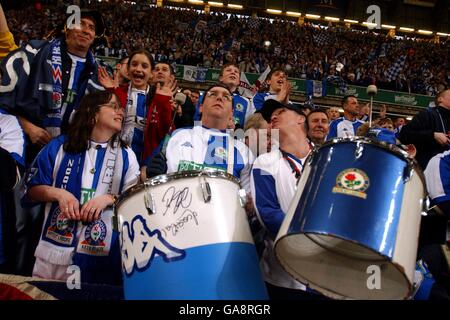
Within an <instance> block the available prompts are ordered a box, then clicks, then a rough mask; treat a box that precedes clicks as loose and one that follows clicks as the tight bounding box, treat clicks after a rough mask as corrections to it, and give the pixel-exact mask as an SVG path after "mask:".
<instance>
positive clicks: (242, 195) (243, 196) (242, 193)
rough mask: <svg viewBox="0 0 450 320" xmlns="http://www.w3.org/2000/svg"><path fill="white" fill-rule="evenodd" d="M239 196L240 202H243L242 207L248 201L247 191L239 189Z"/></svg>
mask: <svg viewBox="0 0 450 320" xmlns="http://www.w3.org/2000/svg"><path fill="white" fill-rule="evenodd" d="M238 196H239V203H240V204H241V207H242V208H244V207H245V205H246V204H247V201H248V198H247V192H245V189H239V191H238Z"/></svg>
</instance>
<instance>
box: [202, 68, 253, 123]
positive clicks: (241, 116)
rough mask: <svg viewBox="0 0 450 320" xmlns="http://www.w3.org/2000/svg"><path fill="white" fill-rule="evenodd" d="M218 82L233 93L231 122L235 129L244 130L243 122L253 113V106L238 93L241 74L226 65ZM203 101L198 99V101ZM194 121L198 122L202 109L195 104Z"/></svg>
mask: <svg viewBox="0 0 450 320" xmlns="http://www.w3.org/2000/svg"><path fill="white" fill-rule="evenodd" d="M219 82H220V83H222V84H224V85H226V86H228V87H229V88H230V91H231V92H232V93H233V120H234V126H235V128H244V125H245V121H246V120H247V119H248V117H249V116H250V115H252V114H253V113H254V111H255V110H254V109H253V105H252V104H251V103H250V101H249V100H248V99H247V98H245V97H242V96H241V95H240V94H239V92H238V88H239V84H240V82H241V72H240V71H239V68H238V66H237V65H236V64H234V63H231V62H230V63H226V64H224V65H223V66H222V68H221V69H220V75H219ZM202 100H203V99H202V98H200V99H199V101H202ZM196 109H197V110H196V115H195V116H194V119H195V120H200V118H201V114H202V107H201V106H200V103H197V108H196Z"/></svg>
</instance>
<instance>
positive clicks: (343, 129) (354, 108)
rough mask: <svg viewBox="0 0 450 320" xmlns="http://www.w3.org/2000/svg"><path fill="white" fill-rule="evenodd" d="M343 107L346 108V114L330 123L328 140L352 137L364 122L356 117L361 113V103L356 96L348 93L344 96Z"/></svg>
mask: <svg viewBox="0 0 450 320" xmlns="http://www.w3.org/2000/svg"><path fill="white" fill-rule="evenodd" d="M342 108H343V109H344V116H343V117H341V118H338V119H336V120H333V121H332V122H331V123H330V132H329V133H328V136H327V140H328V139H331V138H336V137H339V138H341V137H352V136H354V135H355V134H356V130H358V128H359V127H360V126H361V125H362V124H363V123H364V122H362V121H361V120H358V119H357V118H356V117H357V116H358V114H359V105H358V99H357V98H356V97H355V96H353V95H348V96H345V97H344V98H342Z"/></svg>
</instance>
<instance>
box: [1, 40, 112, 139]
mask: <svg viewBox="0 0 450 320" xmlns="http://www.w3.org/2000/svg"><path fill="white" fill-rule="evenodd" d="M51 45H52V42H49V41H44V40H32V41H30V42H28V43H26V44H24V45H23V46H22V47H20V48H18V49H16V50H14V51H12V52H10V53H9V54H8V56H7V57H5V58H4V59H3V60H2V63H1V66H0V68H1V73H2V78H1V84H0V106H2V107H3V108H5V109H6V110H9V111H10V112H12V113H15V114H17V115H21V116H23V117H25V118H26V119H28V120H29V121H31V122H32V123H33V124H35V125H37V126H40V127H42V126H43V123H42V121H43V119H44V118H45V116H46V115H47V114H49V113H51V112H52V110H51V109H52V107H53V98H54V96H53V92H52V90H51V89H52V88H51V86H52V85H53V70H52V65H51V63H49V61H51V55H52V53H51ZM61 60H62V95H63V99H64V97H65V96H66V94H67V87H68V84H69V77H70V72H69V70H70V68H71V65H72V60H71V59H70V57H69V55H68V54H67V45H66V43H65V40H64V39H61ZM97 70H98V63H97V61H96V60H95V58H94V56H93V54H92V52H90V51H89V52H88V55H87V56H86V64H85V69H84V70H83V73H82V74H81V76H80V78H79V83H78V93H77V95H76V96H75V101H76V102H75V105H76V106H78V105H79V102H80V100H81V98H82V97H83V96H84V94H85V93H86V92H92V91H97V90H103V87H102V86H101V85H100V84H99V83H98V78H97ZM69 115H70V114H69V112H67V115H64V117H63V123H62V127H63V128H62V129H63V131H64V127H65V126H66V125H67V122H68V116H69Z"/></svg>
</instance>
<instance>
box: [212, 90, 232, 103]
mask: <svg viewBox="0 0 450 320" xmlns="http://www.w3.org/2000/svg"><path fill="white" fill-rule="evenodd" d="M206 96H208V97H210V98H217V97H219V96H220V92H218V91H208V92H207V93H206ZM221 97H222V98H223V99H224V100H225V101H232V100H233V96H232V95H231V94H227V93H223V94H222V95H221Z"/></svg>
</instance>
